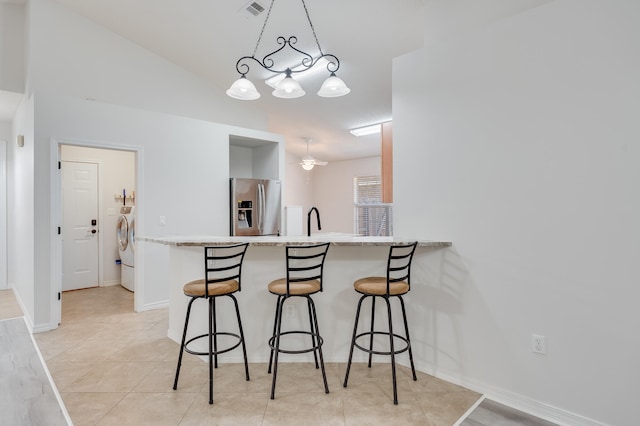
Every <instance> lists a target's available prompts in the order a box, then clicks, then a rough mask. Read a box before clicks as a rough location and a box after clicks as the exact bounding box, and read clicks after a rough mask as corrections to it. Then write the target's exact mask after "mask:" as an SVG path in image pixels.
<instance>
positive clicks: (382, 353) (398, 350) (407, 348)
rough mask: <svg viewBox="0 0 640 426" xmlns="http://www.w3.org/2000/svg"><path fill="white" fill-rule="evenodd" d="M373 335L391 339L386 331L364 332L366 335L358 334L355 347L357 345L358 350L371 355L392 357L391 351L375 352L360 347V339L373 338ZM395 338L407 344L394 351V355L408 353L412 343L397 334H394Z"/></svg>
mask: <svg viewBox="0 0 640 426" xmlns="http://www.w3.org/2000/svg"><path fill="white" fill-rule="evenodd" d="M373 334H378V335H382V336H387V338H388V337H389V332H385V331H373V332H371V331H367V332H364V333H360V334H358V335H357V336H356V339H355V342H354V345H355V346H356V347H357V348H358V349H360V350H361V351H364V352H367V353H370V354H375V355H391V354H392V352H391V351H376V350H373V349H369V348H365V347H363V346H360V345H359V344H358V339H359V338H361V337H365V336H371V335H373ZM393 337H394V338H397V339H400V340H402V341H403V342H404V344H405V345H404V346H403V347H402V348H400V349H395V350H394V351H393V354H394V355H397V354H401V353H402V352H406V351H407V350H409V347H410V346H411V343H410V342H409V341H408V340H407V338H406V337H404V336H400V335H398V334H395V333H394V334H393ZM394 346H395V343H394Z"/></svg>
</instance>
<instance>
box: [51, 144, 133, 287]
mask: <svg viewBox="0 0 640 426" xmlns="http://www.w3.org/2000/svg"><path fill="white" fill-rule="evenodd" d="M60 158H61V159H62V161H78V162H85V163H86V162H89V163H97V164H98V174H99V179H98V186H99V187H98V194H99V197H100V198H99V200H100V201H99V204H100V213H99V215H100V218H101V219H102V220H101V221H100V227H99V229H100V233H101V239H100V241H101V246H100V257H101V261H102V274H101V275H100V284H101V285H114V284H120V265H116V259H120V253H119V252H118V242H117V240H116V227H117V224H118V217H119V216H120V214H119V212H120V207H121V206H122V200H121V199H117V198H116V197H115V195H122V189H123V188H126V193H127V197H128V196H129V195H130V194H133V191H135V189H136V176H135V174H136V155H135V153H134V152H131V151H120V150H113V149H96V148H89V147H83V146H72V145H63V146H62V149H61V151H60ZM132 204H133V203H132V200H130V199H127V205H132Z"/></svg>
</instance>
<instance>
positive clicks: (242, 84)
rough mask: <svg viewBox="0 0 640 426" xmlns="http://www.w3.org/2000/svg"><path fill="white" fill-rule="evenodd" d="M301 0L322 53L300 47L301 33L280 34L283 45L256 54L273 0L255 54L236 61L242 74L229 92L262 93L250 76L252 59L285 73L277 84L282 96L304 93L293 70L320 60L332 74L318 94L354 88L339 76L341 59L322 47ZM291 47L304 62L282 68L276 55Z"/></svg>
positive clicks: (276, 93)
mask: <svg viewBox="0 0 640 426" xmlns="http://www.w3.org/2000/svg"><path fill="white" fill-rule="evenodd" d="M301 1H302V5H303V6H304V11H305V13H306V15H307V20H308V21H309V26H310V27H311V32H312V33H313V37H314V38H315V41H316V44H317V45H318V50H319V53H320V54H319V56H316V57H315V58H314V57H313V56H311V55H310V54H309V53H306V52H303V51H302V50H299V49H297V48H296V47H295V44H296V43H297V41H298V38H297V37H295V36H291V37H289V38H285V37H282V36H280V37H278V39H277V43H278V44H279V45H281V47H280V48H278V49H276V50H274V51H273V52H271V53H269V54H268V55H266V56H265V57H264V58H262V60H260V59H258V58H256V56H255V55H256V52H257V50H258V46H260V41H261V40H262V34H263V33H264V29H265V27H266V26H267V22H268V21H269V16H270V15H271V9H272V8H273V4H274V3H275V0H273V1H272V2H271V5H270V6H269V11H268V12H267V16H266V18H265V20H264V24H263V25H262V30H261V31H260V35H259V36H258V42H257V43H256V47H255V49H253V54H252V55H251V56H243V57H242V58H240V59H238V62H237V63H236V70H237V71H238V73H239V74H240V78H239V79H237V80H236V81H235V82H234V83H233V84H232V85H231V87H230V88H229V90H227V95H229V96H231V97H232V98H235V99H240V100H254V99H258V98H259V97H260V93H259V92H258V90H257V89H256V86H255V85H254V84H253V83H252V82H251V81H250V80H249V79H248V78H247V73H248V72H249V65H248V64H249V63H252V61H254V62H256V63H257V64H258V65H260V66H261V67H262V68H264V69H266V70H268V71H270V72H272V73H274V74H275V75H282V74H284V75H285V77H284V78H283V79H282V80H281V81H280V82H279V83H278V84H277V86H276V87H275V90H274V91H273V93H272V94H273V96H276V97H278V98H285V99H293V98H299V97H301V96H304V94H305V91H304V90H302V87H301V86H300V84H299V83H298V82H297V81H296V80H294V79H293V78H292V77H291V76H292V74H296V73H302V72H305V71H308V70H310V69H311V68H313V67H314V66H315V65H317V64H318V62H322V63H326V64H327V65H326V66H327V71H328V72H329V77H328V78H327V79H326V80H325V81H324V83H322V86H321V87H320V90H319V91H318V96H322V97H325V98H335V97H338V96H344V95H346V94H347V93H349V92H350V91H351V89H349V88H348V87H347V85H346V84H345V83H344V81H342V79H340V78H339V77H336V71H338V68H340V61H339V60H338V58H337V57H336V56H335V55H332V54H329V53H324V52H323V51H322V48H321V47H320V42H319V41H318V36H317V35H316V31H315V29H314V28H313V24H312V23H311V18H310V17H309V10H308V9H307V5H306V4H305V2H304V0H301ZM287 47H288V48H289V49H292V50H293V51H294V52H296V53H295V54H296V55H299V56H300V57H301V60H300V65H299V66H296V67H294V68H293V69H291V68H289V67H287V68H285V69H282V68H280V69H278V68H277V67H276V63H275V61H274V60H273V58H272V56H274V55H275V54H277V53H278V52H280V51H282V50H283V49H285V48H287Z"/></svg>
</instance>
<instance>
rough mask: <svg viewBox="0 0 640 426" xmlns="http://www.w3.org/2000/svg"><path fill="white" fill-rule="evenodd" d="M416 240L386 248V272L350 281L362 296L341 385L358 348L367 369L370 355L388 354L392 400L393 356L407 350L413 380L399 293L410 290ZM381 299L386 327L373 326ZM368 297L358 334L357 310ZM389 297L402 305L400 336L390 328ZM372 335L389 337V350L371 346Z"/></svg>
mask: <svg viewBox="0 0 640 426" xmlns="http://www.w3.org/2000/svg"><path fill="white" fill-rule="evenodd" d="M417 245H418V243H417V242H414V243H411V244H397V245H393V246H391V247H390V249H389V257H388V260H387V275H386V276H384V277H379V276H373V277H366V278H360V279H358V280H356V281H355V282H354V283H353V288H354V290H355V291H356V292H358V293H360V294H361V295H362V296H361V297H360V300H359V301H358V308H357V310H356V319H355V322H354V325H353V335H352V338H351V348H350V350H349V361H348V362H347V369H346V373H345V377H344V383H343V386H344V387H345V388H346V387H347V383H348V381H349V372H350V370H351V362H352V359H353V350H354V348H358V349H360V350H362V351H364V352H366V353H368V354H369V363H368V367H369V368H371V360H372V356H373V355H387V356H390V357H391V375H392V382H393V403H394V404H396V405H397V404H398V391H397V384H396V358H395V357H396V355H398V354H401V353H403V352H407V351H408V352H409V362H410V363H411V372H412V373H413V380H417V376H416V369H415V367H414V364H413V354H412V352H411V339H410V337H409V325H408V322H407V313H406V309H405V306H404V300H403V298H402V296H403V295H405V294H407V293H408V292H409V290H410V289H411V281H410V275H411V261H412V259H413V254H414V252H415V249H416V246H417ZM378 297H380V298H382V299H383V300H384V301H385V303H386V306H387V319H388V327H389V328H388V330H382V331H381V330H376V329H375V311H376V298H378ZM367 298H371V328H370V329H369V330H368V331H365V332H362V333H358V331H357V330H358V321H359V319H360V310H361V308H362V302H363V301H364V300H365V299H367ZM391 298H397V299H398V301H399V302H400V307H401V308H402V319H403V322H404V331H405V335H404V336H402V335H400V334H398V333H395V332H394V331H393V321H392V314H391V303H390V300H391ZM374 336H386V337H387V338H388V339H389V350H379V349H374V344H373V338H374ZM362 338H368V342H367V343H368V344H365V343H363V344H360V343H359V341H361V340H363V339H362ZM396 340H399V341H400V343H401V344H400V346H397V345H396V342H395V341H396Z"/></svg>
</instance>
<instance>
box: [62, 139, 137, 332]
mask: <svg viewBox="0 0 640 426" xmlns="http://www.w3.org/2000/svg"><path fill="white" fill-rule="evenodd" d="M56 148H57V153H58V159H59V169H60V173H59V174H58V177H59V180H58V185H59V187H58V190H57V191H56V192H57V194H58V195H59V200H58V202H59V205H58V209H57V211H58V215H59V223H60V228H61V229H60V231H59V234H60V238H59V242H58V250H59V257H58V258H59V265H60V266H59V270H60V280H59V292H60V293H59V294H60V303H62V301H63V300H64V292H68V291H73V290H79V289H86V288H92V287H108V286H122V287H124V288H126V289H127V290H128V291H131V292H133V293H134V295H133V298H132V299H133V300H134V303H133V304H132V306H131V310H132V311H133V310H135V298H136V295H135V288H136V285H135V279H134V268H135V260H134V259H135V239H134V237H135V234H134V229H135V217H136V213H135V204H136V198H135V193H136V187H137V176H138V174H137V169H138V167H137V166H138V156H139V152H138V151H137V150H131V149H122V148H114V147H106V146H96V145H90V146H88V145H85V144H82V143H74V142H70V143H68V142H67V141H58V143H57V144H56ZM123 231H124V232H126V235H123ZM125 240H126V244H123V242H124V241H125ZM123 263H124V264H125V266H123ZM125 268H126V271H124V274H123V269H125ZM123 281H124V282H123ZM57 308H58V310H57V313H58V324H60V322H61V320H62V315H61V305H60V304H59V305H58V306H57Z"/></svg>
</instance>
